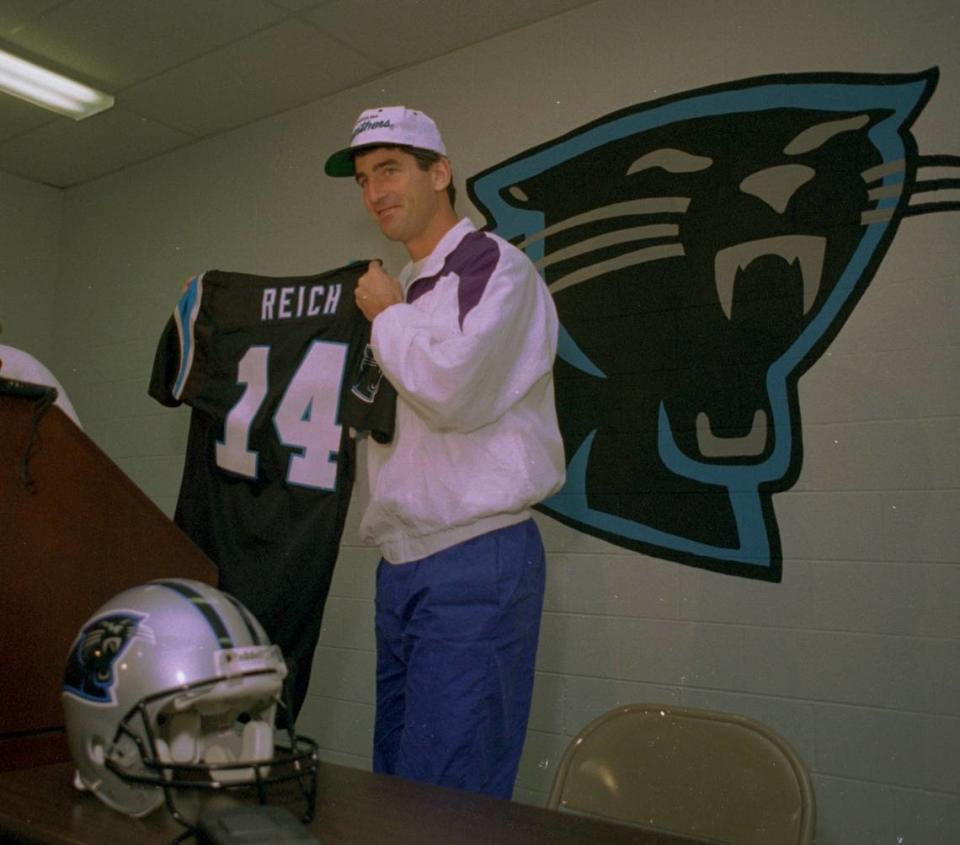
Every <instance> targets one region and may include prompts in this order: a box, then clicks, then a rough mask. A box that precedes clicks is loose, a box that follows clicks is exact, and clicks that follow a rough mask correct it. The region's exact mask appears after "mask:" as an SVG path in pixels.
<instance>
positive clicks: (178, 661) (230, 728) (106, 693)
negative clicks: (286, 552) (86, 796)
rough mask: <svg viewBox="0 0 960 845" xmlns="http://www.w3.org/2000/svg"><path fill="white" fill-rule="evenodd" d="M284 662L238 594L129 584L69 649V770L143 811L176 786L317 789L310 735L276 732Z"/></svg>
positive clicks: (181, 582)
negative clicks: (286, 784)
mask: <svg viewBox="0 0 960 845" xmlns="http://www.w3.org/2000/svg"><path fill="white" fill-rule="evenodd" d="M286 674H287V668H286V664H285V663H284V661H283V657H282V655H281V653H280V650H279V648H278V647H277V646H275V645H272V644H271V643H270V641H269V639H268V637H267V635H266V633H265V632H264V630H263V628H262V626H261V625H260V623H259V622H258V621H257V620H256V618H254V616H253V614H252V613H250V611H249V610H247V609H246V608H245V607H244V606H243V605H242V604H241V603H240V602H239V601H237V600H236V599H235V598H233V597H232V596H230V595H228V594H227V593H224V592H222V591H220V590H217V589H214V588H213V587H210V586H209V585H207V584H202V583H200V582H197V581H190V580H186V579H178V578H169V579H164V580H159V581H151V582H149V583H147V584H143V585H141V586H137V587H133V588H131V589H129V590H125V591H124V592H122V593H120V594H119V595H117V596H115V597H114V598H112V599H111V600H110V601H108V602H107V603H106V604H104V605H103V606H102V607H101V608H100V609H99V610H97V612H96V613H94V615H93V616H92V617H91V618H90V620H89V621H88V622H87V623H86V624H85V625H84V626H83V628H82V629H81V631H80V633H79V635H78V636H77V639H76V640H75V641H74V643H73V646H72V647H71V649H70V653H69V656H68V658H67V666H66V671H65V673H64V683H63V696H62V699H63V709H64V713H65V716H66V729H67V739H68V741H69V745H70V752H71V755H72V756H73V761H74V763H75V764H76V767H77V776H76V779H75V782H76V784H77V786H78V787H79V788H81V789H85V790H88V791H90V792H92V793H94V794H95V795H96V796H97V797H98V798H99V799H100V800H101V801H103V802H104V803H105V804H107V805H108V806H110V807H112V808H114V809H115V810H119V811H120V812H122V813H126V814H127V815H130V816H144V815H146V814H148V813H150V812H152V811H153V810H155V809H156V808H157V807H158V806H160V804H161V803H163V802H164V801H165V802H166V805H167V808H168V809H169V810H170V812H171V813H172V814H173V815H174V817H176V818H177V819H178V821H181V822H183V823H184V824H188V825H189V824H191V822H188V821H186V820H185V819H184V818H183V816H182V815H181V813H180V811H179V809H178V802H177V801H176V800H175V796H174V792H175V791H176V790H183V789H188V790H196V789H216V790H224V789H234V788H241V787H243V788H249V787H251V786H252V787H256V790H257V794H258V797H259V800H260V802H261V803H265V801H266V798H265V787H266V785H268V784H274V783H278V782H281V781H296V782H297V785H298V786H299V790H300V793H301V796H302V797H303V798H304V800H305V801H306V802H307V810H306V813H305V818H307V819H309V817H310V815H311V814H312V812H313V805H314V801H315V798H316V774H317V753H316V749H317V746H316V743H315V742H314V741H313V740H311V739H309V738H308V737H304V736H297V735H295V734H294V733H293V731H292V730H288V731H287V732H286V737H287V743H286V744H283V743H278V744H276V745H275V742H274V716H275V714H276V709H277V707H278V706H283V698H282V691H283V680H284V678H285V677H286Z"/></svg>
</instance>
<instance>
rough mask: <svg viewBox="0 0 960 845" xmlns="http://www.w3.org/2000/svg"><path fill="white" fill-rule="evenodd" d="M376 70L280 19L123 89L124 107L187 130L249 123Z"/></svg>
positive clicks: (297, 23)
mask: <svg viewBox="0 0 960 845" xmlns="http://www.w3.org/2000/svg"><path fill="white" fill-rule="evenodd" d="M379 71H380V68H378V67H377V66H376V65H374V64H373V63H371V62H369V61H367V60H366V59H364V58H362V57H361V56H358V55H357V54H356V53H355V52H353V51H352V50H350V49H349V48H347V47H344V46H343V45H342V44H339V43H338V42H336V41H333V40H332V39H330V38H328V37H327V36H326V35H324V34H323V33H322V32H319V31H318V30H317V29H316V28H315V27H313V26H311V25H309V24H306V23H303V22H302V21H299V20H293V19H291V20H286V21H284V22H282V23H280V24H278V25H277V26H274V27H271V28H270V29H267V30H264V31H262V32H258V33H257V34H255V35H252V36H250V37H249V38H246V39H244V41H243V42H240V43H237V44H231V45H229V46H227V47H223V48H222V49H220V50H217V51H216V52H215V53H210V54H208V55H205V56H202V57H201V58H199V59H196V60H194V61H192V62H190V63H188V64H185V65H182V66H181V67H178V68H174V69H173V70H170V71H168V72H167V73H164V74H161V75H160V76H158V77H156V78H154V79H151V80H148V81H147V82H144V83H143V84H141V85H137V86H134V87H133V88H130V89H128V90H127V91H124V92H123V94H122V95H121V98H122V102H123V104H124V105H125V106H127V107H129V108H132V109H134V110H135V111H138V112H140V113H142V114H144V115H147V116H149V117H154V118H156V119H158V120H163V122H164V123H166V124H168V125H170V126H174V127H177V128H178V129H181V130H183V131H186V132H190V133H192V134H198V135H199V134H209V133H212V132H217V131H220V130H223V129H226V128H229V127H232V126H239V125H241V124H243V123H249V122H250V121H252V120H255V119H258V118H260V117H264V116H266V115H269V114H273V113H275V112H279V111H283V110H285V109H289V108H293V107H294V106H298V105H301V104H303V103H306V102H308V101H310V100H313V99H316V98H318V97H322V96H324V95H326V94H329V93H332V92H334V91H337V90H340V89H342V88H346V87H348V86H350V85H355V84H357V83H358V82H360V81H361V80H363V79H365V78H367V77H369V76H371V75H372V74H374V73H377V72H379Z"/></svg>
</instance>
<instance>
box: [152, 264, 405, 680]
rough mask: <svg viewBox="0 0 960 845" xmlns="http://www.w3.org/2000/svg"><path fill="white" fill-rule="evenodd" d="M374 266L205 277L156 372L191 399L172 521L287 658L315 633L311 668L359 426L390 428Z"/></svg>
mask: <svg viewBox="0 0 960 845" xmlns="http://www.w3.org/2000/svg"><path fill="white" fill-rule="evenodd" d="M366 267H367V264H366V262H363V263H355V264H351V265H349V266H347V267H342V268H339V269H337V270H332V271H330V272H327V273H321V274H319V275H314V276H298V277H284V278H279V277H278V278H273V277H266V276H253V275H247V274H242V273H227V272H222V271H218V270H211V271H208V272H207V273H204V274H203V275H202V276H198V277H196V278H195V279H193V280H192V281H191V282H190V283H189V285H188V286H187V288H186V290H185V291H184V293H183V295H182V297H181V299H180V301H179V303H178V304H177V307H176V309H175V311H174V314H173V316H172V317H171V318H170V320H169V321H168V323H167V326H166V328H165V330H164V332H163V335H162V337H161V338H160V343H159V345H158V347H157V353H156V358H155V361H154V368H153V376H152V378H151V382H150V395H151V396H153V397H154V398H155V399H156V400H157V401H159V402H161V403H163V404H164V405H171V406H173V405H179V404H180V403H186V404H188V405H190V406H191V408H192V409H193V412H192V414H191V420H190V433H189V437H188V443H187V454H186V460H185V465H184V471H183V480H182V484H181V489H180V496H179V500H178V502H177V509H176V514H175V517H174V521H175V522H176V523H177V524H178V525H179V526H180V527H181V528H182V529H183V530H184V531H185V532H186V533H187V535H188V536H190V537H191V539H193V540H194V542H196V543H197V545H199V546H200V547H201V548H202V549H203V550H204V551H205V552H206V554H207V555H208V556H209V557H210V558H211V559H212V560H214V561H215V562H216V563H217V564H218V566H219V569H220V583H219V586H220V587H221V588H222V589H224V590H226V591H227V592H229V593H232V594H233V595H235V596H236V597H237V598H239V599H240V600H241V601H242V602H243V603H244V604H246V605H247V606H248V607H249V608H250V609H251V610H252V611H253V613H254V614H255V615H256V616H257V617H258V618H259V619H260V621H261V623H262V624H263V625H264V627H265V628H266V629H267V633H268V634H270V636H271V638H272V639H273V641H274V642H276V643H278V644H279V645H280V646H281V648H282V649H283V651H284V654H285V655H286V656H287V658H288V662H290V658H291V656H292V655H294V656H295V654H296V652H297V651H303V649H304V646H307V645H309V648H308V653H307V654H303V655H302V658H303V661H304V663H305V665H304V666H303V667H301V674H303V675H305V674H306V673H308V671H309V659H310V658H312V653H313V645H314V644H315V642H316V637H315V636H312V635H311V633H310V632H311V631H312V630H316V631H317V632H318V631H319V624H320V617H321V615H322V611H323V604H324V601H325V599H326V593H327V589H328V588H329V582H330V577H331V575H332V571H333V565H334V561H335V559H336V555H337V550H338V547H339V543H340V537H341V534H342V532H343V525H344V520H345V518H346V512H347V505H348V503H349V499H350V492H351V489H352V485H353V478H354V463H355V446H354V442H353V439H352V438H351V436H350V430H351V429H353V430H358V431H369V432H370V433H371V435H372V436H374V437H376V438H377V439H378V440H379V441H381V442H386V441H388V440H389V439H390V438H391V437H392V433H393V419H394V410H395V402H396V394H395V392H394V390H393V388H392V386H391V385H390V384H389V383H388V382H387V381H386V380H385V379H382V377H381V375H380V371H379V368H378V367H377V365H376V362H375V361H374V360H373V356H372V354H370V351H369V347H368V341H369V336H370V324H369V323H368V322H367V320H366V318H365V317H364V316H363V314H362V313H361V312H360V311H359V309H358V308H357V307H356V303H355V301H354V290H355V288H356V284H357V280H358V279H359V277H360V276H361V275H362V274H363V273H364V272H365V270H366ZM304 626H306V628H305V627H304ZM291 670H293V667H291ZM305 689H306V688H305V686H304V688H303V691H304V692H305Z"/></svg>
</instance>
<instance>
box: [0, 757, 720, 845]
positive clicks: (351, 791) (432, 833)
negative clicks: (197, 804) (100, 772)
mask: <svg viewBox="0 0 960 845" xmlns="http://www.w3.org/2000/svg"><path fill="white" fill-rule="evenodd" d="M72 773H73V769H72V767H71V765H70V764H68V763H56V764H54V765H48V766H39V767H37V768H33V769H21V770H19V771H9V772H2V773H0V842H25V843H39V842H42V843H49V842H54V843H70V844H71V845H84V843H95V844H96V845H104V843H110V845H113V843H117V845H125V843H135V845H154V843H157V845H159V843H163V845H169V843H170V842H172V840H173V839H174V838H175V837H176V836H177V835H178V834H180V833H181V832H182V831H183V828H182V827H180V826H179V825H178V824H177V823H176V822H175V821H173V819H172V818H170V817H169V815H168V814H167V813H166V811H165V810H162V809H161V810H158V811H156V812H155V813H153V814H151V815H150V816H149V817H147V818H146V819H130V818H127V817H126V816H124V815H121V814H120V813H117V812H115V811H113V810H111V809H109V808H108V807H106V806H105V805H104V804H102V803H101V802H100V801H98V800H97V799H96V798H95V797H93V796H91V795H88V794H83V793H79V792H77V791H76V790H75V789H74V788H73V786H72V783H71V777H72ZM310 829H311V831H312V832H313V834H314V835H315V836H316V837H317V839H319V840H320V841H321V842H322V843H323V844H324V845H336V843H351V844H352V845H367V844H368V843H370V845H377V843H384V845H403V843H418V845H419V843H449V844H451V845H481V843H484V844H485V843H537V842H543V843H547V842H549V843H551V845H565V843H571V845H572V843H597V844H598V845H600V843H602V845H620V843H632V845H703V840H694V839H688V838H685V837H681V836H674V835H670V834H665V833H658V832H654V831H646V830H642V829H639V828H631V827H625V826H621V825H617V824H609V823H607V822H602V821H597V820H594V819H587V818H582V817H579V816H572V815H568V814H564V813H557V812H553V811H550V810H544V809H542V808H539V807H531V806H528V805H525V804H517V803H514V802H512V801H504V800H501V799H497V798H491V797H489V796H486V795H475V794H472V793H468V792H461V791H458V790H453V789H445V788H443V787H437V786H429V785H426V784H421V783H415V782H413V781H408V780H404V779H402V778H395V777H388V776H386V775H377V774H373V773H371V772H366V771H361V770H359V769H351V768H347V767H345V766H337V765H333V764H331V763H321V764H320V773H319V789H318V799H317V812H316V817H315V818H314V820H313V822H312V823H311V824H310ZM190 841H191V842H193V841H195V840H190Z"/></svg>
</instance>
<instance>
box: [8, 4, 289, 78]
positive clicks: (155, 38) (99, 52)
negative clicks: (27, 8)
mask: <svg viewBox="0 0 960 845" xmlns="http://www.w3.org/2000/svg"><path fill="white" fill-rule="evenodd" d="M283 15H284V12H283V11H282V10H281V9H279V8H277V7H276V6H274V5H273V4H271V3H268V2H266V0H230V2H229V3H227V2H224V1H223V0H163V2H157V0H72V2H68V3H65V4H63V5H61V6H59V7H58V8H56V9H53V10H52V11H50V12H49V13H48V14H46V15H43V16H42V17H40V18H37V19H35V20H33V21H31V22H29V23H27V24H25V25H23V26H21V27H20V28H19V29H18V30H17V31H16V32H14V33H11V34H10V35H8V36H7V37H8V39H9V40H10V41H11V42H13V43H15V44H19V45H21V46H23V47H25V48H27V49H28V50H30V51H31V52H33V53H34V54H35V55H40V56H49V57H51V58H53V59H56V61H57V62H58V63H59V64H60V65H63V66H66V67H71V68H74V69H76V70H77V71H79V72H81V73H83V74H86V75H87V76H89V77H91V78H93V79H97V80H100V81H101V82H102V84H104V85H107V86H110V87H111V88H112V89H113V90H115V89H117V88H122V87H123V86H125V85H129V84H131V83H134V82H139V81H141V80H143V79H147V78H148V77H150V76H153V75H154V74H156V73H159V72H160V71H163V70H166V69H167V68H170V67H173V66H175V65H177V64H180V63H181V62H184V61H187V60H189V59H192V58H195V57H196V56H199V55H202V54H203V53H205V52H207V51H209V50H212V49H215V48H216V47H219V46H221V45H223V44H227V43H229V42H231V41H234V40H236V39H237V38H241V37H242V36H244V35H246V34H248V33H251V32H255V31H256V30H258V29H261V28H262V27H264V26H268V25H269V24H271V23H272V22H275V21H277V20H279V19H281V18H282V17H283Z"/></svg>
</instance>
